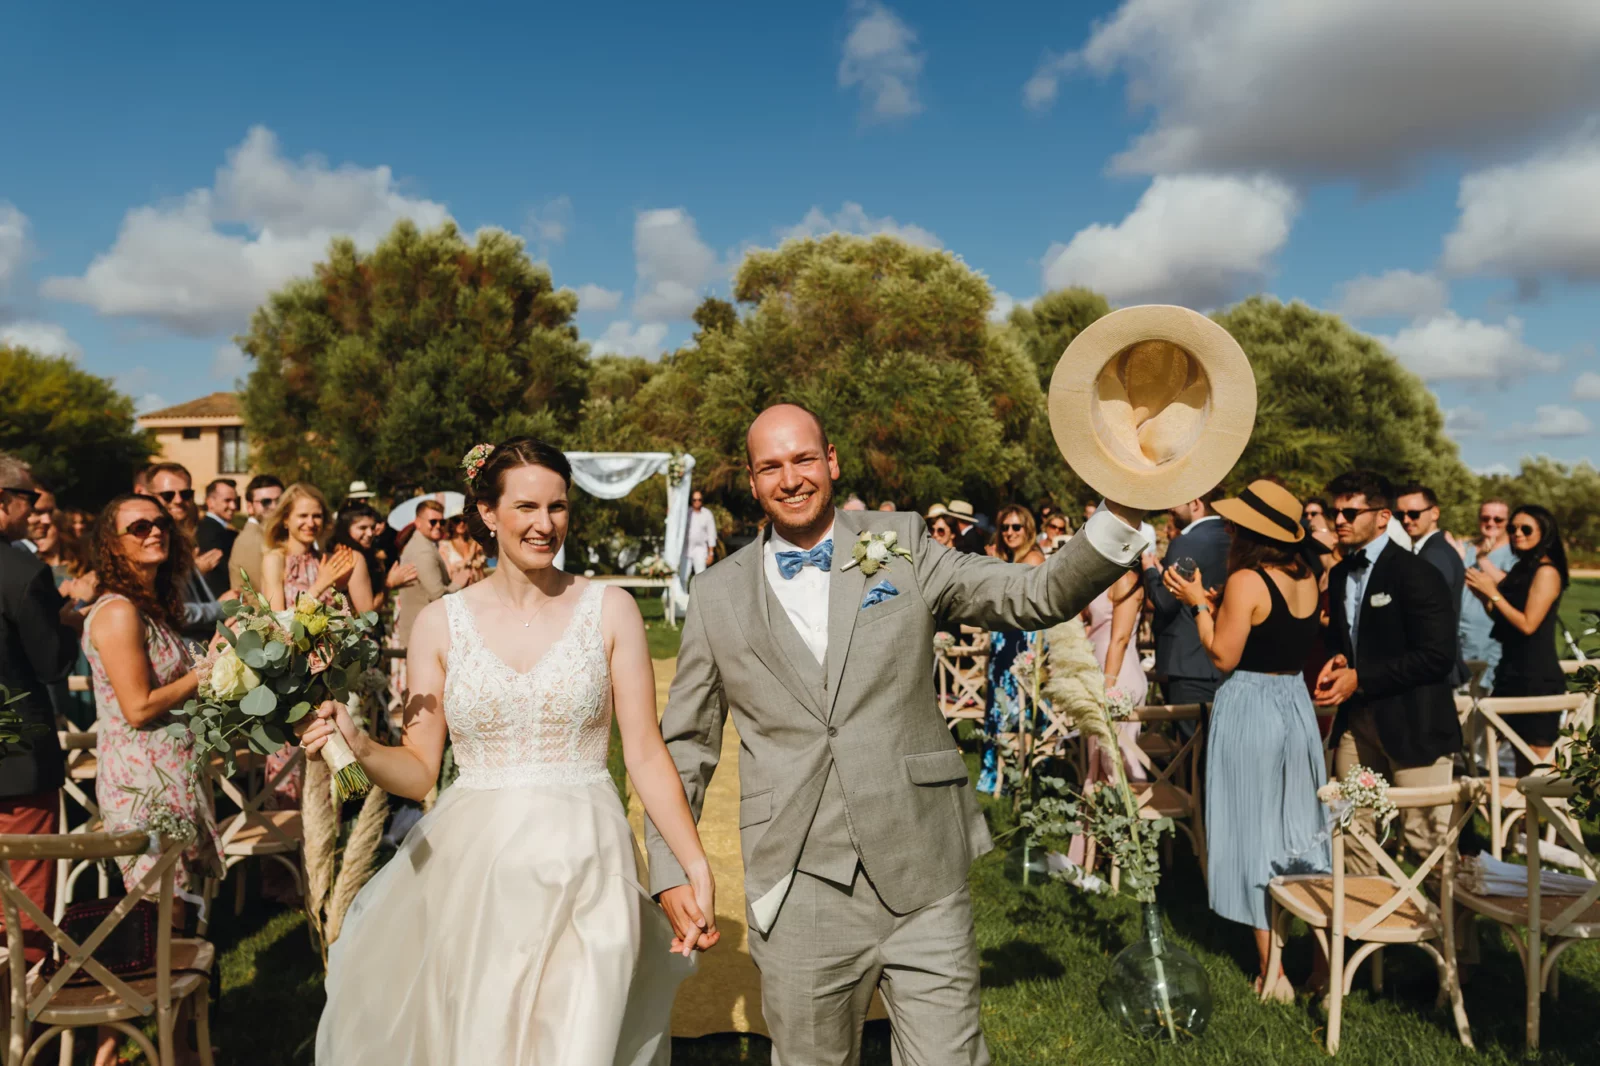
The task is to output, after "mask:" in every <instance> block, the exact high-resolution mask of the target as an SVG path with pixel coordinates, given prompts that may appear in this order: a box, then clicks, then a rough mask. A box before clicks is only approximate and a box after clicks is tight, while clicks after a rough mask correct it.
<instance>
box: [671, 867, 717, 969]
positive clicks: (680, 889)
mask: <svg viewBox="0 0 1600 1066" xmlns="http://www.w3.org/2000/svg"><path fill="white" fill-rule="evenodd" d="M686 872H687V873H688V875H689V883H688V884H686V885H678V886H677V887H676V888H669V889H667V890H666V891H665V892H663V893H661V909H662V910H664V911H666V912H667V919H668V920H669V921H670V922H672V932H673V937H672V950H673V951H676V952H679V953H681V954H682V955H683V957H684V958H688V957H689V956H690V955H691V954H693V953H694V952H696V951H709V950H710V949H711V948H713V947H715V946H716V944H717V941H719V940H721V939H722V934H721V933H720V932H718V931H717V912H716V894H717V892H716V883H715V881H714V880H713V878H712V876H711V864H710V863H709V862H707V861H706V860H705V859H701V860H700V861H699V862H698V863H697V864H695V866H694V868H693V869H690V870H688V871H686Z"/></svg>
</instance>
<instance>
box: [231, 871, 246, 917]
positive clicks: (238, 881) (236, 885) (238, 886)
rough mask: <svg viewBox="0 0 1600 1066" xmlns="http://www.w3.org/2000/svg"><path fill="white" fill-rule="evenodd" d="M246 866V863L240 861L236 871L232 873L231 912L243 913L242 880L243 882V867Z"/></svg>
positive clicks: (243, 891) (243, 892)
mask: <svg viewBox="0 0 1600 1066" xmlns="http://www.w3.org/2000/svg"><path fill="white" fill-rule="evenodd" d="M246 866H247V864H246V863H242V862H241V863H240V864H239V869H238V872H237V873H236V874H235V875H234V879H233V913H234V914H243V913H244V894H245V889H244V882H245V868H246Z"/></svg>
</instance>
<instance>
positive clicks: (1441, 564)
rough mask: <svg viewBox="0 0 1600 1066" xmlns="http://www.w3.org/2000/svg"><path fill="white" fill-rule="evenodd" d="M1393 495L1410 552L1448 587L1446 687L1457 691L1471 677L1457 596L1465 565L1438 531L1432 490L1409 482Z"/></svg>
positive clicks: (1463, 584) (1462, 585)
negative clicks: (1451, 655) (1452, 652)
mask: <svg viewBox="0 0 1600 1066" xmlns="http://www.w3.org/2000/svg"><path fill="white" fill-rule="evenodd" d="M1396 491H1397V494H1398V497H1399V498H1398V499H1396V500H1395V517H1396V518H1398V519H1400V525H1401V526H1403V527H1405V531H1406V536H1408V537H1410V538H1411V550H1412V552H1414V553H1415V554H1416V556H1417V557H1418V558H1419V559H1426V560H1428V562H1430V563H1432V564H1433V567H1434V569H1435V570H1438V571H1439V573H1440V574H1442V575H1443V576H1444V583H1445V584H1446V585H1449V586H1450V602H1451V603H1453V604H1455V605H1456V665H1455V669H1454V670H1452V671H1451V673H1450V683H1451V684H1452V685H1455V686H1457V687H1460V686H1462V685H1465V684H1466V683H1467V680H1468V679H1469V678H1470V677H1471V676H1472V672H1471V671H1469V670H1468V669H1467V664H1466V661H1465V660H1464V659H1463V658H1462V655H1461V605H1462V602H1463V600H1462V596H1461V593H1462V590H1463V589H1465V588H1466V585H1467V564H1466V563H1464V562H1463V561H1462V559H1461V553H1460V552H1458V551H1456V549H1455V546H1454V545H1453V544H1451V543H1450V541H1449V539H1448V538H1447V537H1446V536H1445V535H1444V530H1442V529H1440V528H1439V497H1437V496H1435V495H1434V492H1433V490H1432V489H1430V488H1429V487H1428V486H1426V485H1423V484H1420V483H1418V482H1412V483H1411V484H1409V485H1405V486H1402V487H1401V488H1400V489H1398V490H1396Z"/></svg>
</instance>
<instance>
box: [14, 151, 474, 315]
mask: <svg viewBox="0 0 1600 1066" xmlns="http://www.w3.org/2000/svg"><path fill="white" fill-rule="evenodd" d="M449 217H450V216H449V213H448V212H447V211H446V209H445V207H444V205H442V204H438V203H434V202H433V201H431V200H420V199H415V198H413V197H409V196H406V195H404V194H403V193H402V192H401V191H400V189H399V186H398V185H397V183H396V181H395V179H394V176H393V174H392V173H391V172H390V170H389V168H388V167H386V166H379V167H373V168H370V169H367V168H361V167H355V166H350V165H345V166H340V167H337V168H334V167H330V166H329V165H328V163H327V162H326V161H325V160H323V159H321V158H319V157H316V156H307V157H305V158H304V159H302V160H300V161H299V162H295V161H293V160H290V159H285V158H284V157H283V156H282V155H281V154H279V149H278V141H277V138H276V137H275V136H274V135H273V133H272V131H270V130H268V129H266V128H265V127H262V126H256V127H254V128H253V129H251V130H250V132H249V134H248V135H246V137H245V139H244V141H243V142H242V143H241V144H240V145H239V146H238V147H237V148H235V149H233V150H232V151H230V152H229V153H228V158H227V162H226V163H225V164H224V165H223V166H222V167H220V168H219V169H218V170H217V173H216V180H215V182H214V183H213V185H212V186H211V187H210V188H205V189H195V190H192V191H191V192H189V193H186V194H185V195H184V196H182V197H180V198H179V199H177V200H175V201H170V202H166V203H161V204H154V205H149V206H145V207H136V208H134V209H132V210H131V211H129V212H128V213H127V215H126V216H125V217H124V218H123V220H122V227H121V229H120V230H119V231H118V233H117V240H116V243H115V244H113V245H112V246H111V248H110V249H109V250H107V251H105V252H102V253H100V254H99V255H98V256H96V257H95V259H94V261H93V262H92V263H90V265H89V269H88V270H87V271H85V272H84V274H83V276H82V277H59V278H50V279H47V280H46V281H45V283H44V286H43V287H42V291H43V293H44V295H45V296H47V297H50V298H51V299H57V300H71V301H74V302H77V303H82V304H87V305H88V306H90V307H93V308H94V309H95V310H96V311H98V312H100V313H101V314H104V315H126V316H131V317H135V318H144V319H150V320H153V321H156V322H159V323H161V324H163V325H165V326H167V327H169V328H171V329H174V330H177V331H179V332H182V333H190V334H196V335H205V334H209V333H216V332H220V331H222V330H227V329H230V328H239V327H241V326H242V325H243V324H244V323H245V321H246V320H247V319H248V317H249V315H250V312H251V311H253V310H254V309H255V308H256V306H257V305H259V304H260V303H261V301H262V299H263V298H265V297H266V295H267V294H268V293H269V292H271V291H272V290H273V289H275V288H277V287H278V286H280V285H282V284H283V283H284V282H286V281H288V280H289V279H291V278H293V277H296V276H299V275H304V274H307V273H309V271H310V269H311V266H312V264H313V263H315V262H317V261H318V260H319V259H321V258H322V257H323V255H324V254H325V253H326V251H327V245H328V242H329V241H330V240H331V239H332V238H333V237H335V236H349V237H351V238H353V239H354V240H355V241H356V243H357V244H358V245H360V246H362V247H364V248H370V247H371V246H372V245H374V244H376V243H377V241H378V240H379V239H380V238H381V237H383V236H384V234H386V233H387V232H388V231H389V229H390V227H392V226H393V225H394V223H395V222H396V221H398V220H400V219H402V218H410V219H412V220H414V221H415V222H416V223H417V225H419V226H422V227H425V228H426V227H430V226H435V225H437V224H439V223H441V222H443V221H445V220H446V219H448V218H449Z"/></svg>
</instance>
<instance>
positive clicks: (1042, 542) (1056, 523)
mask: <svg viewBox="0 0 1600 1066" xmlns="http://www.w3.org/2000/svg"><path fill="white" fill-rule="evenodd" d="M1140 525H1141V527H1142V526H1143V525H1144V523H1142V522H1141V523H1140ZM1070 536H1072V527H1071V526H1070V525H1069V524H1068V523H1067V514H1066V512H1065V511H1057V512H1055V513H1054V514H1052V515H1051V516H1050V517H1048V518H1046V519H1045V520H1044V529H1042V530H1041V531H1040V532H1039V547H1040V549H1041V550H1042V551H1043V552H1044V553H1045V554H1046V555H1049V554H1050V553H1051V552H1053V551H1055V550H1056V549H1057V548H1059V547H1060V546H1061V545H1062V544H1063V543H1065V542H1066V540H1067V538H1068V537H1070ZM1143 600H1144V597H1143V596H1141V597H1140V602H1141V603H1142V602H1143Z"/></svg>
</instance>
